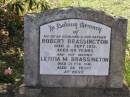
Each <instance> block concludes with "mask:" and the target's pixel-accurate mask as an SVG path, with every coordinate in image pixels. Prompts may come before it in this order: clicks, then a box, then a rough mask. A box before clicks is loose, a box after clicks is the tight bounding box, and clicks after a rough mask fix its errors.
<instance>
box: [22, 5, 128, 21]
mask: <svg viewBox="0 0 130 97" xmlns="http://www.w3.org/2000/svg"><path fill="white" fill-rule="evenodd" d="M71 11H75V12H76V11H80V12H82V13H85V12H95V13H97V14H101V15H106V16H108V17H111V18H113V20H114V19H118V18H119V19H127V18H126V17H122V16H118V17H117V16H114V15H112V14H110V13H106V12H104V11H102V10H97V9H94V8H90V7H71V6H70V7H59V8H53V9H49V10H46V11H44V12H41V13H27V14H25V15H24V17H27V18H28V17H29V18H30V17H31V18H35V17H37V16H38V17H42V16H43V15H45V16H49V15H50V16H51V14H54V13H57V14H59V13H61V12H62V13H63V12H65V13H68V12H71Z"/></svg>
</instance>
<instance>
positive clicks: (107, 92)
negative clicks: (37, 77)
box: [20, 86, 130, 97]
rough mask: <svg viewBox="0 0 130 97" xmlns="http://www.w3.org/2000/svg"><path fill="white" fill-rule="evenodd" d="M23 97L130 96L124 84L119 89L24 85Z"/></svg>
mask: <svg viewBox="0 0 130 97" xmlns="http://www.w3.org/2000/svg"><path fill="white" fill-rule="evenodd" d="M20 97H21V96H20ZM24 97H130V91H129V89H128V88H127V87H126V86H124V87H123V88H120V89H108V88H107V89H102V88H33V87H25V94H24Z"/></svg>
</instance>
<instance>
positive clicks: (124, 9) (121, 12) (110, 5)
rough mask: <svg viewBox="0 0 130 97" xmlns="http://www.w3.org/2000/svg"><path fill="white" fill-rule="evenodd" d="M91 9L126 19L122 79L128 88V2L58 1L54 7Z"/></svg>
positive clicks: (129, 82)
mask: <svg viewBox="0 0 130 97" xmlns="http://www.w3.org/2000/svg"><path fill="white" fill-rule="evenodd" d="M67 6H76V7H91V8H94V9H97V10H102V11H105V12H106V13H108V14H112V15H115V16H123V17H126V18H128V32H127V48H126V59H125V74H124V78H125V80H126V81H127V83H128V85H129V86H130V0H59V2H58V3H57V6H55V7H67Z"/></svg>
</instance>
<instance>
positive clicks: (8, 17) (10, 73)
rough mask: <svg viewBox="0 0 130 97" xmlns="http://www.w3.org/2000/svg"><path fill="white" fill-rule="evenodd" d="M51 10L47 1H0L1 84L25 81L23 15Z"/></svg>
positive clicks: (14, 83) (15, 83)
mask: <svg viewBox="0 0 130 97" xmlns="http://www.w3.org/2000/svg"><path fill="white" fill-rule="evenodd" d="M48 8H49V3H48V2H47V1H46V0H1V1H0V83H13V85H14V86H15V85H18V84H19V82H21V80H22V79H23V54H24V53H23V34H24V32H23V15H24V14H25V13H27V12H33V11H35V12H40V11H45V10H47V9H48Z"/></svg>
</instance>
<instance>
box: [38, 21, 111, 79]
mask: <svg viewBox="0 0 130 97" xmlns="http://www.w3.org/2000/svg"><path fill="white" fill-rule="evenodd" d="M110 35H111V28H110V27H107V26H105V25H102V24H99V23H96V22H92V21H88V20H80V19H67V20H60V21H55V22H52V23H49V24H45V25H42V26H40V74H46V75H103V76H105V75H108V72H109V71H108V70H109V53H110Z"/></svg>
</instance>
